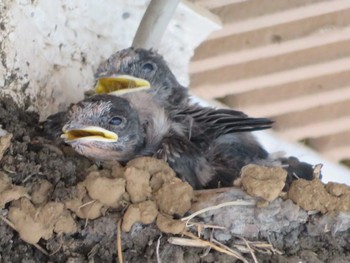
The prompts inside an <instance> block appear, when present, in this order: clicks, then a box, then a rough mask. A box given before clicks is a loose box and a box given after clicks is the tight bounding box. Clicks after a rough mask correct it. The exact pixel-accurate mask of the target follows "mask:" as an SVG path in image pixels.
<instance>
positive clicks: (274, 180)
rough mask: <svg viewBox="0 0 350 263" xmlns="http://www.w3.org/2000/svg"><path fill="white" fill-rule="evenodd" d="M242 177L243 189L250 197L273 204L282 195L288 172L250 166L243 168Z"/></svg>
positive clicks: (280, 169) (276, 168) (275, 168)
mask: <svg viewBox="0 0 350 263" xmlns="http://www.w3.org/2000/svg"><path fill="white" fill-rule="evenodd" d="M241 177H242V181H241V183H242V187H243V189H244V190H245V191H246V192H247V193H248V194H249V195H251V196H255V197H260V198H262V199H264V200H266V201H269V202H271V201H273V200H275V199H276V198H277V197H278V196H279V195H280V194H281V192H282V189H283V187H284V185H285V182H286V178H287V171H286V170H284V169H283V168H281V167H265V166H259V165H255V164H249V165H247V166H245V167H243V168H242V171H241Z"/></svg>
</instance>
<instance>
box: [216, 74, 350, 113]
mask: <svg viewBox="0 0 350 263" xmlns="http://www.w3.org/2000/svg"><path fill="white" fill-rule="evenodd" d="M349 76H350V67H348V69H345V71H341V72H335V73H334V74H332V73H331V74H325V75H320V76H316V77H314V78H309V79H302V80H299V81H292V82H290V83H286V84H283V85H277V86H264V87H261V88H257V89H255V90H251V91H245V92H241V93H237V94H234V95H229V96H226V97H223V98H221V99H220V101H221V102H223V103H225V104H227V105H229V106H231V107H234V108H235V107H240V108H243V109H246V108H247V107H250V106H254V105H261V106H264V105H266V104H269V103H275V102H278V101H284V100H287V99H293V98H298V97H302V96H309V95H311V94H317V93H319V92H327V91H331V90H334V89H339V88H342V87H345V86H350V77H349Z"/></svg>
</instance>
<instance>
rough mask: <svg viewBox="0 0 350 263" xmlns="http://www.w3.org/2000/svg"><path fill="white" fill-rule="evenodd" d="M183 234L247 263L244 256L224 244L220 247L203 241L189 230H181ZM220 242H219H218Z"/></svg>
mask: <svg viewBox="0 0 350 263" xmlns="http://www.w3.org/2000/svg"><path fill="white" fill-rule="evenodd" d="M182 234H183V235H185V236H188V237H191V238H192V239H194V240H197V241H198V242H199V243H202V244H203V246H209V247H211V248H213V249H215V250H216V251H219V252H222V253H225V254H227V255H229V256H233V257H235V258H238V259H240V260H242V261H243V262H244V263H249V262H248V261H247V260H246V259H245V258H244V257H242V255H241V254H239V253H238V252H237V251H234V250H232V249H230V248H228V247H226V246H223V247H224V248H222V247H220V246H217V245H215V244H214V243H211V242H208V241H205V240H202V239H200V238H198V237H196V236H195V235H194V234H192V233H190V232H183V233H182ZM220 244H221V243H220Z"/></svg>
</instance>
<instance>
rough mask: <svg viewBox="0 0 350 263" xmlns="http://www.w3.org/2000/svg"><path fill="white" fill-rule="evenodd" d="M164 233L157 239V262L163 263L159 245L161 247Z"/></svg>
mask: <svg viewBox="0 0 350 263" xmlns="http://www.w3.org/2000/svg"><path fill="white" fill-rule="evenodd" d="M162 236H163V235H160V236H159V238H158V241H157V247H156V253H157V262H158V263H162V260H161V259H160V255H159V247H160V240H161V238H162Z"/></svg>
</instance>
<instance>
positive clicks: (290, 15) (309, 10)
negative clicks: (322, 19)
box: [210, 0, 350, 39]
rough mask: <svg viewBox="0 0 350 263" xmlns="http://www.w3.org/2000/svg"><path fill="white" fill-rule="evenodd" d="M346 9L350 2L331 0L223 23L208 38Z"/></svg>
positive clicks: (346, 0)
mask: <svg viewBox="0 0 350 263" xmlns="http://www.w3.org/2000/svg"><path fill="white" fill-rule="evenodd" d="M348 8H350V1H348V0H333V1H326V2H321V3H316V4H311V5H306V6H302V7H300V8H295V9H291V10H287V11H284V12H278V13H274V14H271V15H266V16H262V17H257V18H253V19H249V20H247V21H242V22H238V23H236V21H232V23H231V22H230V23H226V24H225V23H224V26H225V30H220V31H217V32H215V33H213V34H212V35H211V36H210V39H215V38H221V37H225V36H228V35H232V34H240V33H243V32H248V31H253V30H257V29H261V28H267V27H272V26H275V25H278V24H285V23H290V22H293V21H299V20H303V19H305V18H310V17H317V16H321V15H323V14H327V13H332V12H336V11H341V10H344V9H348Z"/></svg>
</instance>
